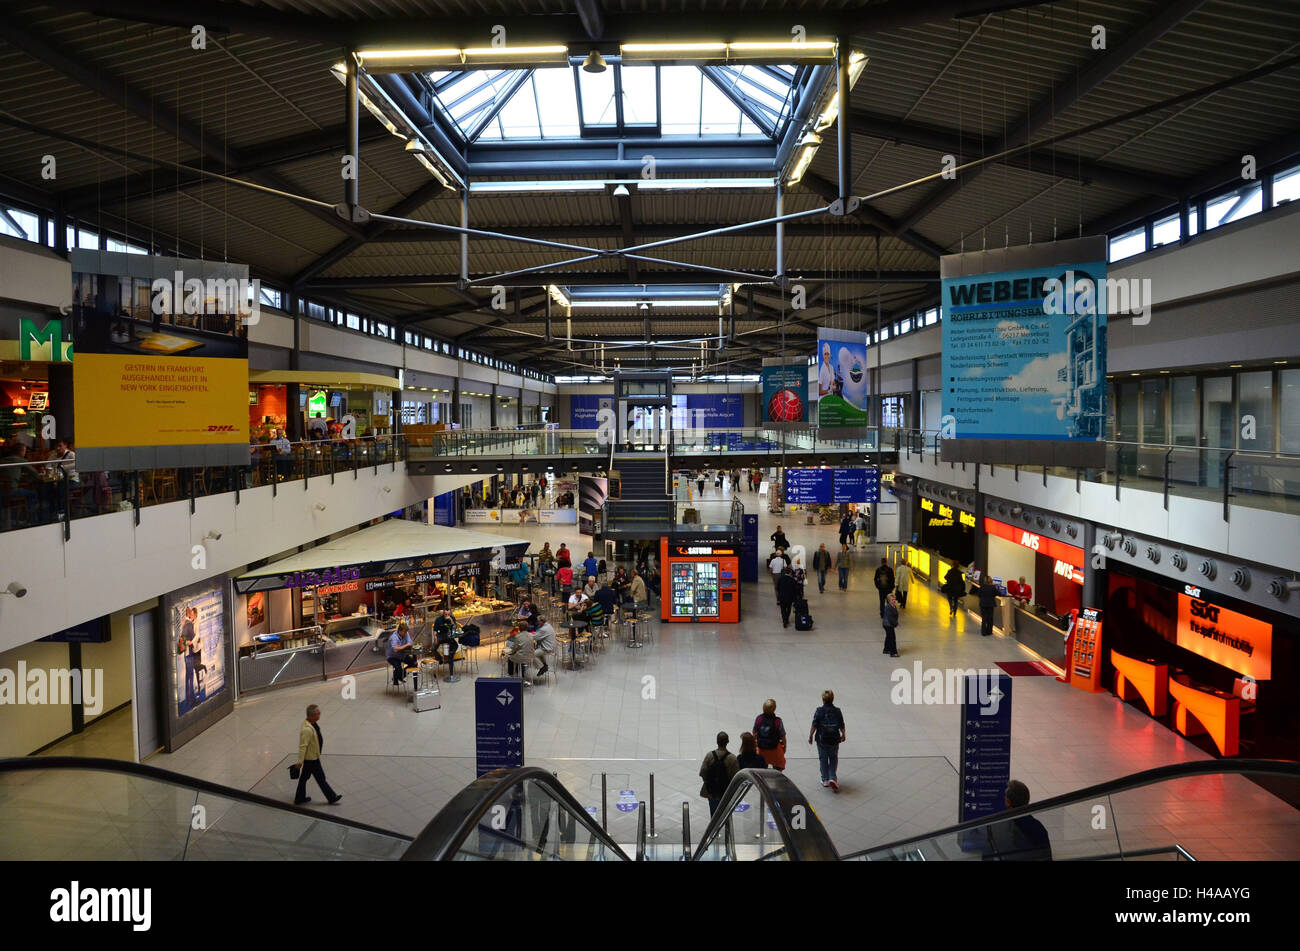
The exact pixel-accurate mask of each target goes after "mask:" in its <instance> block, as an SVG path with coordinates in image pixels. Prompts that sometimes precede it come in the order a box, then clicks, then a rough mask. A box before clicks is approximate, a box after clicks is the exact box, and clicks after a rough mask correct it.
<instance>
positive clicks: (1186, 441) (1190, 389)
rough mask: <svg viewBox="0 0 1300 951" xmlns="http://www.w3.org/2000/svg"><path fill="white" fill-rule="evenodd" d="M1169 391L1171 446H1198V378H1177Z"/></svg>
mask: <svg viewBox="0 0 1300 951" xmlns="http://www.w3.org/2000/svg"><path fill="white" fill-rule="evenodd" d="M1171 383H1172V386H1171V387H1170V389H1169V445H1171V446H1195V445H1196V444H1197V437H1198V436H1199V433H1198V432H1197V408H1198V406H1199V405H1200V401H1199V399H1198V397H1197V395H1196V377H1194V376H1176V377H1174V378H1173V380H1172V381H1171Z"/></svg>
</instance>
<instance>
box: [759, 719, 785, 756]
mask: <svg viewBox="0 0 1300 951" xmlns="http://www.w3.org/2000/svg"><path fill="white" fill-rule="evenodd" d="M754 739H755V740H756V741H757V742H758V748H759V749H760V750H774V749H776V748H777V747H778V746H780V745H781V731H780V730H779V729H778V728H777V717H776V714H775V713H764V714H763V715H762V716H761V717H760V718H759V723H758V729H757V730H756V731H755V732H754Z"/></svg>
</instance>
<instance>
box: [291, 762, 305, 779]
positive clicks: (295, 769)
mask: <svg viewBox="0 0 1300 951" xmlns="http://www.w3.org/2000/svg"><path fill="white" fill-rule="evenodd" d="M301 775H302V768H301V767H300V766H299V765H298V764H297V763H290V764H289V778H290V779H297V778H298V777H299V776H301Z"/></svg>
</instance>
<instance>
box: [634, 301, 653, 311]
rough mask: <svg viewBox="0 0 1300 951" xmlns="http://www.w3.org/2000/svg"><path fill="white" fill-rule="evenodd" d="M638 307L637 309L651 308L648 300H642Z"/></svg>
mask: <svg viewBox="0 0 1300 951" xmlns="http://www.w3.org/2000/svg"><path fill="white" fill-rule="evenodd" d="M636 309H637V310H649V309H650V304H649V302H647V301H642V302H641V303H639V304H637V305H636Z"/></svg>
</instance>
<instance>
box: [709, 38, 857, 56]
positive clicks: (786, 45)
mask: <svg viewBox="0 0 1300 951" xmlns="http://www.w3.org/2000/svg"><path fill="white" fill-rule="evenodd" d="M727 49H729V50H731V51H732V52H737V53H751V52H755V51H760V50H774V51H782V52H784V51H787V50H788V51H789V52H791V53H798V52H800V51H802V50H821V51H823V52H825V51H828V50H833V49H835V41H834V40H805V41H804V42H802V43H800V42H796V41H795V40H773V41H759V42H752V43H751V42H745V43H729V44H727Z"/></svg>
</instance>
